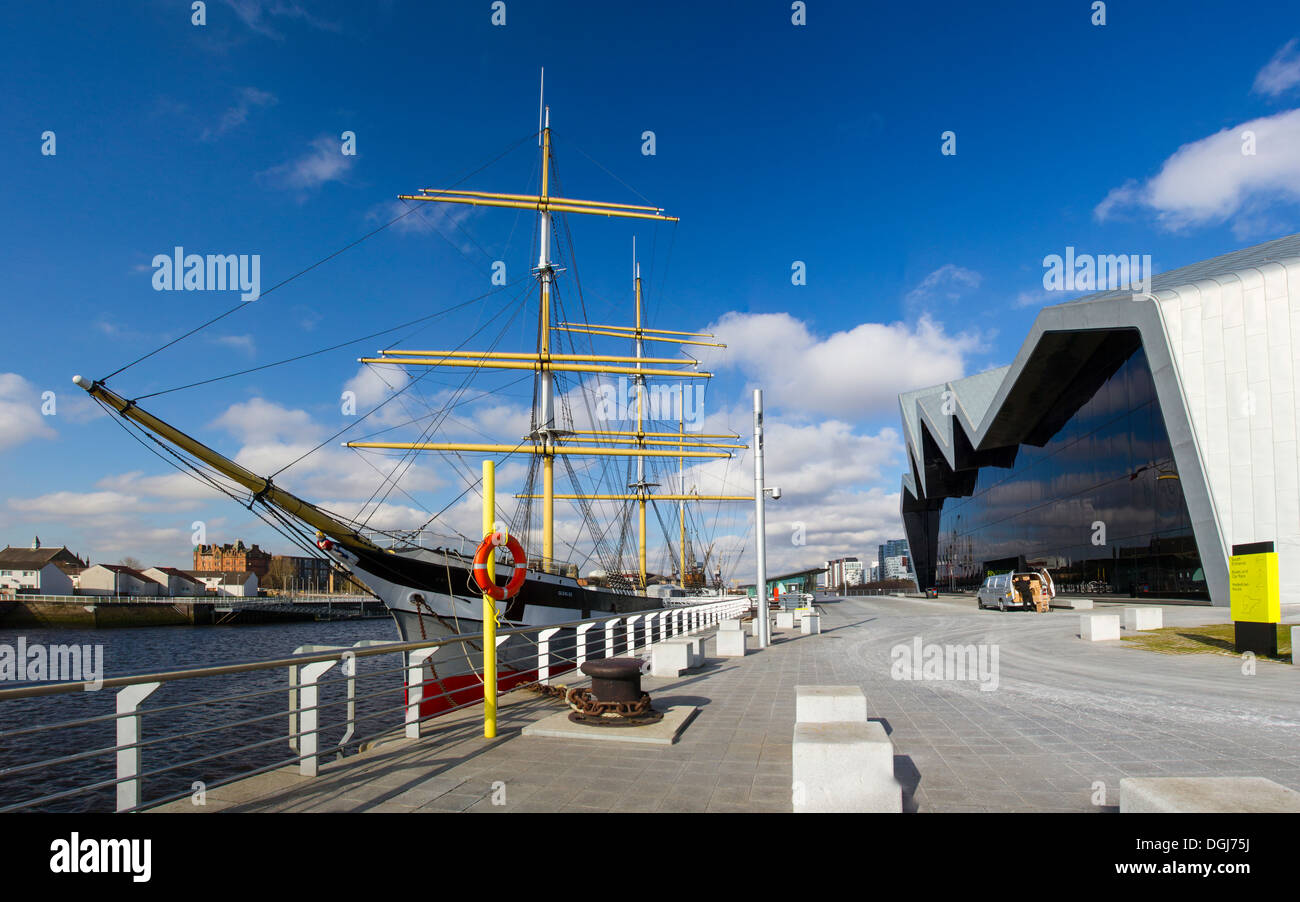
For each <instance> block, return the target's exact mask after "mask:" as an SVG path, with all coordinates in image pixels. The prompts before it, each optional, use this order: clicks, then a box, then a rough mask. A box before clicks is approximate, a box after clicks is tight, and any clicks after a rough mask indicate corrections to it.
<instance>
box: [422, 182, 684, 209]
mask: <svg viewBox="0 0 1300 902" xmlns="http://www.w3.org/2000/svg"><path fill="white" fill-rule="evenodd" d="M420 193H421V194H423V195H444V194H450V195H453V196H460V197H488V198H496V199H498V200H524V201H529V202H530V203H534V204H540V203H542V198H541V196H540V195H537V194H505V193H502V192H500V191H462V190H452V189H450V188H448V189H444V190H439V189H437V188H421V189H420ZM546 201H547V202H548V203H552V204H557V203H558V204H581V205H582V206H584V207H613V208H615V209H620V210H649V211H651V212H653V213H662V212H663V211H664V208H663V207H638V206H636V205H635V204H618V203H610V202H609V201H603V200H578V199H576V198H572V197H548V198H546Z"/></svg>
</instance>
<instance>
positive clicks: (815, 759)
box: [792, 721, 903, 814]
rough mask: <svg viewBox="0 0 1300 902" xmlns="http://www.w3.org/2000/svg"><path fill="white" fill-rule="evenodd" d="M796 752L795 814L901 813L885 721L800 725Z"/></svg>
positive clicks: (892, 749) (891, 744)
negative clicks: (830, 812)
mask: <svg viewBox="0 0 1300 902" xmlns="http://www.w3.org/2000/svg"><path fill="white" fill-rule="evenodd" d="M792 754H793V759H794V761H793V772H794V784H793V802H794V810H795V811H796V812H826V811H853V812H874V813H892V814H900V813H902V810H903V788H902V786H901V785H900V784H899V782H898V781H897V780H896V779H894V743H893V742H891V741H890V739H889V735H888V734H887V733H886V732H885V728H884V727H883V726H882V725H881V724H879V723H877V722H875V721H860V722H856V723H855V722H845V721H841V722H837V723H797V724H795V727H794V747H793V749H792Z"/></svg>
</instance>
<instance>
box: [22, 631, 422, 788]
mask: <svg viewBox="0 0 1300 902" xmlns="http://www.w3.org/2000/svg"><path fill="white" fill-rule="evenodd" d="M20 638H23V639H25V643H26V646H27V647H28V648H29V649H30V648H32V647H34V646H36V645H46V646H48V645H70V644H77V645H90V646H100V647H102V654H103V673H102V676H103V677H104V678H109V677H118V676H129V675H133V674H139V673H150V672H156V671H161V670H174V669H182V668H187V667H199V666H204V665H214V664H231V663H238V662H242V661H254V660H262V659H266V658H279V657H287V656H289V655H291V654H293V652H294V650H295V649H296V648H298V647H299V646H301V645H343V646H350V645H352V644H354V643H356V642H358V641H361V640H363V639H377V640H383V641H392V640H396V639H397V638H398V636H397V628H396V626H395V625H394V624H393V622H392V620H391V619H389V618H387V617H385V618H376V619H368V620H340V621H333V622H308V623H284V624H267V625H248V626H198V627H187V626H167V627H142V628H133V629H132V628H128V629H108V630H72V629H30V628H28V629H0V654H3V646H6V645H7V646H9V647H10V648H13V649H15V650H16V649H17V648H18V647H19V640H20ZM400 666H401V658H400V656H399V655H377V656H374V657H371V658H362V659H359V660H358V661H357V672H358V677H359V679H358V680H357V687H356V692H357V696H358V701H357V715H358V718H359V719H360V718H362V717H364V716H365V715H367V714H374V713H376V712H379V711H381V710H382V709H385V708H398V709H400V707H401V706H402V704H403V701H404V695H403V690H402V674H401V673H400V672H397V673H389V674H386V675H379V672H380V671H383V670H385V669H392V668H399V667H400ZM341 671H342V668H340V667H335V668H334V669H332V670H331V671H329V673H328V674H327V675H326V677H325V678H323V680H322V689H321V699H320V704H321V705H329V704H330V703H331V702H338V701H342V700H343V699H345V698H346V692H345V688H344V687H345V683H344V681H343V679H342V678H341ZM366 674H373V675H374V676H373V678H372V679H365V678H364V677H365V676H366ZM17 685H23V684H22V683H18V682H13V681H10V682H0V688H10V687H13V686H17ZM288 687H289V675H288V671H287V668H286V669H277V670H274V671H270V670H268V671H256V672H253V673H245V674H238V675H233V676H228V677H215V678H210V679H202V680H183V681H171V682H165V683H163V684H162V685H161V687H160V688H159V689H158V690H157V691H155V692H154V693H153V694H152V695H150V696H149V697H148V698H147V699H145V701H144V702H143V703H142V705H141V710H143V711H146V712H147V711H148V710H149V709H155V708H161V707H166V706H169V705H175V704H179V703H182V702H186V701H196V700H203V699H208V700H211V699H215V698H217V697H225V696H235V695H247V694H249V693H256V692H259V691H263V690H268V691H267V692H266V694H262V695H254V696H252V697H249V698H230V699H227V700H224V701H220V700H219V701H210V703H207V704H203V705H201V706H197V707H187V708H182V709H179V710H175V711H160V712H158V713H154V714H149V713H146V714H145V715H144V716H142V718H141V732H142V735H141V740H142V741H144V742H149V741H150V740H158V739H164V740H165V741H163V742H161V743H159V744H157V745H149V746H146V747H145V748H144V749H143V750H142V772H143V773H144V774H145V775H146V776H145V777H144V779H143V780H142V786H143V797H144V800H145V801H146V802H153V801H157V800H161V799H163V798H166V797H169V796H174V795H177V794H179V793H185V794H187V795H188V794H190V793H191V792H193V791H196V790H197V787H196V786H195V784H196V783H201V784H203V785H205V786H206V785H209V784H214V783H216V782H217V781H219V780H221V779H223V778H228V777H230V776H232V775H234V774H236V773H239V772H241V771H247V770H250V769H252V768H255V767H268V766H271V765H274V764H276V763H277V762H282V761H284V760H285V759H287V758H290V757H292V756H293V755H294V754H295V753H294V752H293V750H292V749H290V747H289V743H288V739H287V734H288V726H289V724H288V717H287V711H288ZM371 694H374V695H376V697H374V698H362V696H366V695H371ZM116 695H117V692H116V690H102V691H99V692H77V693H70V694H66V695H56V696H49V697H45V698H34V699H17V700H10V701H0V808H4V807H6V806H9V805H13V804H16V803H18V802H21V801H27V800H30V799H34V798H39V797H42V796H45V795H50V794H54V793H58V792H62V791H65V790H68V789H71V788H73V787H76V786H84V785H86V784H90V783H94V782H97V781H101V780H112V779H113V778H114V775H115V758H114V754H113V753H112V752H111V751H110V752H109V753H108V754H105V755H100V756H96V757H95V758H93V759H90V760H84V761H76V762H68V763H63V764H58V765H50V766H43V767H41V768H40V769H37V770H34V771H27V772H24V773H17V774H14V773H10V772H8V769H10V768H13V767H16V766H21V765H23V764H27V763H31V762H35V761H40V760H48V759H51V758H55V757H59V756H64V755H73V754H77V753H80V752H86V751H89V750H92V749H104V748H107V749H112V748H113V745H114V742H115V736H116V726H115V722H114V721H113V720H105V721H102V722H97V723H94V724H88V725H83V726H78V727H70V728H66V729H60V730H57V731H50V732H44V733H36V734H32V735H19V736H15V735H12V734H13V731H14V730H20V729H26V728H30V727H33V726H43V725H47V724H55V723H62V722H66V721H71V720H78V719H81V718H87V717H96V716H101V715H107V714H112V713H114V705H115V701H114V699H115V696H116ZM262 715H271V716H270V717H269V718H268V719H266V720H262V721H259V722H255V723H252V724H246V725H242V726H223V728H221V729H219V730H212V731H210V732H204V733H199V734H197V735H187V736H179V737H178V735H177V734H193V733H194V732H195V731H200V730H205V729H210V728H214V727H218V726H222V725H229V724H230V723H232V722H233V721H238V720H247V719H250V718H255V717H259V716H262ZM320 716H321V722H322V724H323V725H324V727H323V729H322V733H321V736H320V748H321V749H322V752H323V755H322V759H323V760H324V759H325V758H326V757H328V756H332V755H333V754H335V753H334V751H333V747H334V746H336V744H337V743H338V742H339V740H340V738H341V737H342V736H343V727H342V725H341V723H340V722H341V721H342V720H343V719H344V717H345V708H344V706H343V705H341V704H340V705H337V706H335V707H329V708H326V709H324V710H322V711H321V712H320ZM401 723H402V711H401V710H392V711H389V712H388V713H385V714H382V715H377V716H375V717H374V718H372V719H370V720H359V723H358V724H357V727H356V736H355V737H353V739H352V741H350V742H349V743H348V745H347V747H346V751H347V752H348V753H354V752H355V751H356V747H357V740H358V739H365V738H368V737H370V736H374V735H375V734H377V733H381V732H386V731H387V730H389V729H392V728H394V727H397V726H399V725H400V724H401ZM167 737H177V738H167ZM277 737H278V738H277ZM254 743H265V744H263V745H260V746H258V747H257V748H253V749H249V750H245V751H239V752H237V753H232V754H221V753H222V752H225V751H228V750H232V749H236V748H238V747H240V746H245V745H249V744H254ZM199 758H207V759H208V760H205V761H196V759H199ZM187 762H188V763H187ZM150 771H162V772H161V773H157V774H152V775H150V774H149V772H150ZM115 797H116V792H115V789H114V787H113V786H111V785H110V786H107V787H104V788H102V789H98V790H93V791H90V792H83V793H79V794H77V795H74V796H71V797H67V798H62V799H57V800H53V801H49V802H43V803H41V804H40V805H39V806H37V809H38V810H44V811H112V810H113V809H114V804H115Z"/></svg>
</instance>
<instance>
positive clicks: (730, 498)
mask: <svg viewBox="0 0 1300 902" xmlns="http://www.w3.org/2000/svg"><path fill="white" fill-rule="evenodd" d="M515 497H516V498H540V497H542V496H541V495H515ZM554 497H555V498H556V500H564V501H577V500H579V499H585V500H588V501H640V500H642V499H645V500H648V501H753V500H754V499H753V498H751V497H750V496H748V495H652V494H650V493H649V492H647V493H646V494H645V495H555V496H554Z"/></svg>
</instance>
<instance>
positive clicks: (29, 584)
mask: <svg viewBox="0 0 1300 902" xmlns="http://www.w3.org/2000/svg"><path fill="white" fill-rule="evenodd" d="M84 569H86V562H85V561H83V560H81V558H79V557H77V556H76V555H75V554H73V553H72V552H71V551H69V550H68V549H67V548H65V547H63V546H62V545H60V546H59V547H58V548H42V547H41V540H40V539H39V538H37V539H35V540H33V541H32V544H31V547H30V548H15V547H12V546H11V547H7V548H5V550H4V551H0V592H13V593H25V594H31V595H71V594H73V590H74V588H75V586H76V578H77V576H78V574H80V573H81V571H82V570H84Z"/></svg>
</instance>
